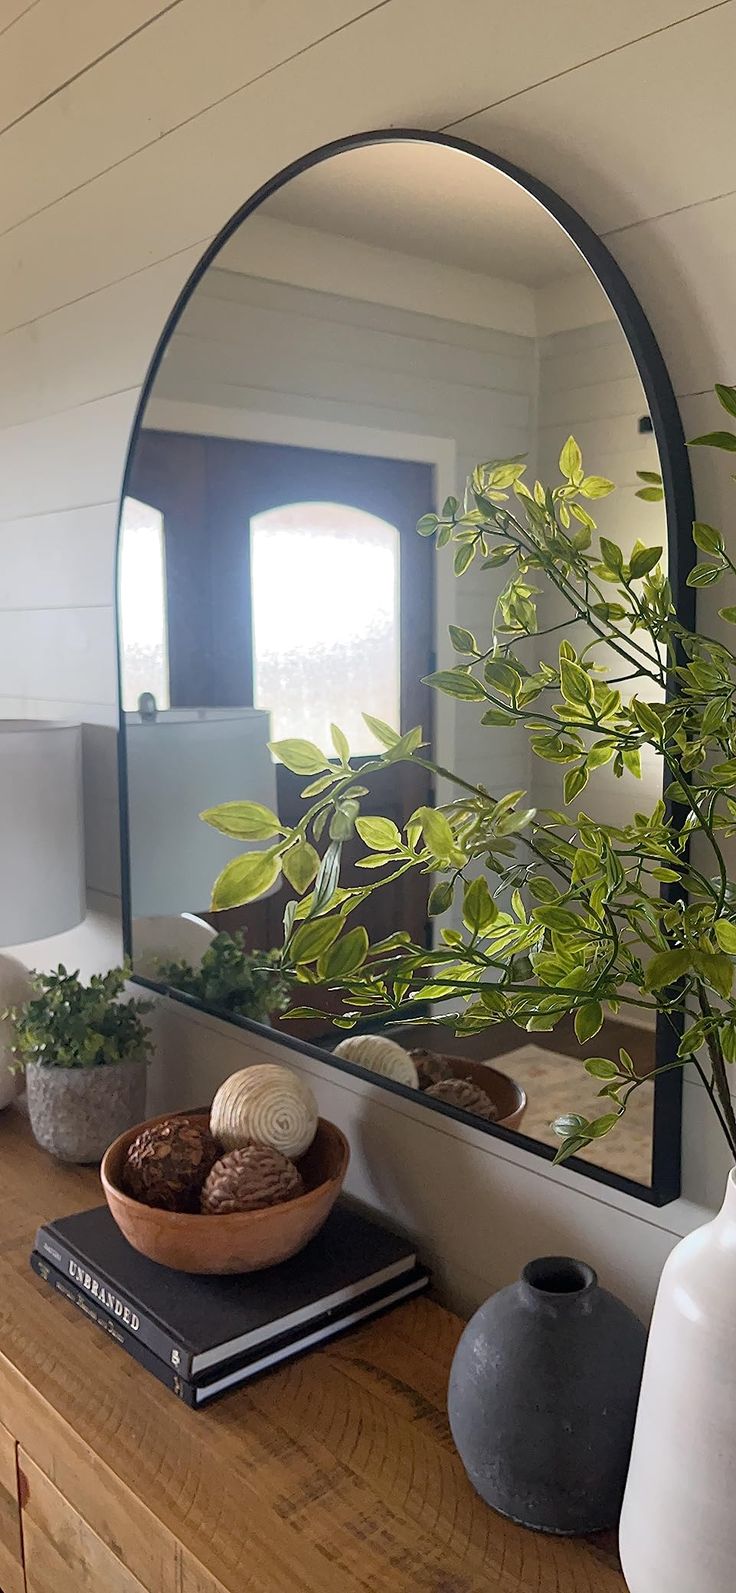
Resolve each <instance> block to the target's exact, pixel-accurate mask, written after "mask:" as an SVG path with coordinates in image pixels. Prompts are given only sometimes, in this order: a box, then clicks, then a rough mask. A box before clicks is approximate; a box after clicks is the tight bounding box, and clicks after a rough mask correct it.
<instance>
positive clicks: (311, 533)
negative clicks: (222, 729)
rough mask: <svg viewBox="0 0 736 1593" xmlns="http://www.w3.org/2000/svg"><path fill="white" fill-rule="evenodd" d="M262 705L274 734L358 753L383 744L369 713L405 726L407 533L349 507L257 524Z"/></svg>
mask: <svg viewBox="0 0 736 1593" xmlns="http://www.w3.org/2000/svg"><path fill="white" fill-rule="evenodd" d="M250 534H251V585H252V594H253V597H252V601H253V666H254V687H253V689H254V703H255V706H256V707H257V708H267V709H268V710H269V711H270V713H271V729H272V734H273V736H274V737H275V738H276V739H278V740H280V739H283V738H284V737H286V736H303V737H307V738H308V739H309V740H311V741H316V742H317V744H318V746H321V747H324V748H326V749H327V748H329V747H330V721H331V720H333V721H334V722H335V723H336V724H338V725H339V726H340V728H341V729H342V730H344V731H345V734H346V736H347V738H348V741H349V743H350V748H351V751H352V752H354V753H357V754H361V753H367V752H374V751H375V750H376V747H377V745H378V743H377V742H376V741H375V740H374V738H373V737H372V736H371V734H370V732H369V731H368V730H367V729H366V727H365V725H364V723H363V720H362V717H361V715H362V713H364V712H365V713H370V714H374V715H375V716H376V717H377V718H379V719H384V720H386V721H387V723H388V724H390V725H392V726H395V727H397V728H398V727H399V721H400V654H399V533H398V531H397V530H396V527H395V526H392V525H389V524H388V522H387V521H386V520H380V519H378V517H377V516H376V515H372V514H366V513H365V512H364V511H363V510H362V509H352V508H350V507H349V506H348V505H346V504H341V503H294V504H287V505H286V506H284V507H283V508H278V509H268V510H266V511H265V512H264V513H263V514H259V515H255V516H254V518H253V519H252V520H251V524H250Z"/></svg>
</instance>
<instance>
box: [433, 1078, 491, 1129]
mask: <svg viewBox="0 0 736 1593" xmlns="http://www.w3.org/2000/svg"><path fill="white" fill-rule="evenodd" d="M424 1093H425V1095H431V1097H432V1100H433V1101H444V1102H445V1104H446V1105H447V1106H459V1107H460V1108H461V1110H462V1111H463V1112H472V1114H473V1116H474V1117H484V1118H486V1120H487V1122H489V1123H495V1121H496V1118H497V1117H498V1112H497V1111H496V1108H495V1106H494V1104H493V1101H492V1100H491V1097H490V1095H486V1092H485V1090H480V1089H479V1088H478V1086H477V1084H473V1083H471V1081H470V1079H440V1081H439V1083H438V1084H430V1086H429V1089H428V1090H425V1092H424Z"/></svg>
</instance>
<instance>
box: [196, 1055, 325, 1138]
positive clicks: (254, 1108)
mask: <svg viewBox="0 0 736 1593" xmlns="http://www.w3.org/2000/svg"><path fill="white" fill-rule="evenodd" d="M317 1121H318V1118H317V1102H316V1101H315V1099H314V1096H313V1094H312V1091H311V1090H310V1088H309V1085H308V1084H306V1083H305V1082H304V1079H302V1078H300V1077H299V1075H298V1073H292V1071H291V1068H284V1067H279V1066H278V1065H275V1064H272V1063H269V1062H265V1063H262V1064H261V1065H259V1066H258V1067H254V1068H241V1070H240V1072H238V1073H231V1074H230V1077H229V1079H225V1082H224V1084H221V1085H220V1088H219V1090H218V1091H217V1094H216V1096H215V1099H214V1101H213V1102H212V1110H211V1112H210V1128H211V1130H212V1133H213V1135H214V1137H215V1139H217V1140H219V1141H220V1144H221V1145H224V1147H225V1149H226V1150H238V1149H240V1148H241V1147H242V1146H245V1145H248V1144H254V1145H268V1146H270V1148H271V1149H272V1150H277V1151H281V1154H282V1156H288V1157H289V1158H290V1159H291V1160H292V1161H297V1160H298V1158H299V1157H300V1156H303V1155H304V1152H305V1151H307V1150H309V1147H310V1145H311V1143H312V1140H313V1139H314V1136H315V1134H316V1132H317Z"/></svg>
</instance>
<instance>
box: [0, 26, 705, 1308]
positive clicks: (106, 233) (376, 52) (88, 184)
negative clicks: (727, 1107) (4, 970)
mask: <svg viewBox="0 0 736 1593" xmlns="http://www.w3.org/2000/svg"><path fill="white" fill-rule="evenodd" d="M17 9H18V8H17V7H14V6H13V5H12V4H11V5H10V6H9V7H6V12H7V19H8V22H9V26H8V28H7V29H6V32H5V33H4V35H3V51H2V56H0V105H2V117H3V123H4V124H5V126H6V131H5V132H4V133H3V134H2V136H1V138H0V155H1V157H2V158H1V159H0V216H2V227H3V235H2V237H0V371H2V387H3V392H2V403H1V407H0V427H1V428H2V429H0V548H1V549H2V558H1V559H0V564H2V565H4V563H5V558H6V556H7V550H8V548H10V549H12V550H15V549H16V548H19V547H20V548H22V551H23V563H22V567H21V569H20V570H19V575H18V584H17V587H16V588H15V589H14V590H13V592H12V595H11V597H10V598H9V597H8V595H7V589H6V595H5V596H4V597H3V598H2V602H3V604H4V605H5V609H4V612H3V614H2V633H3V637H4V638H5V640H4V642H3V645H2V649H1V650H0V658H1V659H2V665H3V673H4V677H5V678H4V683H0V696H2V695H3V694H4V695H6V696H9V697H11V698H13V699H15V698H16V697H17V696H19V695H22V696H23V697H24V699H25V700H26V701H27V702H28V704H29V708H32V710H33V711H34V712H39V711H44V707H43V705H44V704H47V703H48V704H49V705H51V704H53V705H54V711H57V710H60V711H63V712H71V711H74V712H82V711H84V713H85V716H87V717H103V716H107V717H108V718H109V717H110V716H111V715H112V714H113V712H114V678H113V670H112V661H113V625H112V582H113V524H114V505H115V501H116V498H117V495H118V491H119V487H120V480H121V475H122V470H123V465H124V460H125V453H126V445H127V437H128V432H129V427H130V424H131V420H132V416H133V413H134V409H135V403H136V398H137V393H138V389H139V386H140V383H141V381H142V380H143V377H144V374H145V370H146V367H147V364H148V361H149V358H150V355H151V352H152V349H153V345H154V342H155V338H156V336H157V333H158V331H159V330H160V327H161V324H162V322H163V319H164V317H165V315H166V313H167V311H168V309H169V308H170V306H171V303H172V300H173V297H174V295H175V294H176V292H177V291H178V288H179V287H180V286H181V285H182V284H183V282H184V281H185V279H186V276H187V273H188V271H189V270H191V268H192V266H193V264H194V263H195V261H196V260H197V258H198V257H199V255H200V253H201V251H202V248H203V246H204V244H205V242H206V241H207V240H208V239H209V238H211V236H212V235H213V233H214V232H215V231H216V229H217V228H219V227H220V226H221V225H222V224H223V223H224V222H225V221H226V220H227V219H228V217H229V216H230V215H232V213H233V212H234V211H235V209H236V208H237V206H238V205H239V204H240V203H241V201H242V200H243V198H244V197H245V196H246V195H247V194H248V193H250V192H252V191H253V190H254V189H255V188H256V187H257V186H258V185H259V184H260V183H261V182H263V181H264V180H265V179H266V178H267V177H269V176H270V175H271V174H272V173H273V172H274V171H276V170H278V169H280V168H281V167H282V166H283V165H284V164H285V163H286V162H287V161H289V160H292V159H294V158H296V157H298V156H299V155H300V154H301V153H303V151H304V150H305V149H308V148H310V147H314V146H315V145H317V144H320V143H323V142H325V141H327V140H328V139H331V138H335V137H338V136H340V134H343V133H346V132H350V131H355V130H358V129H360V128H362V127H366V126H371V125H374V126H377V125H382V124H383V125H386V124H394V125H401V124H404V125H418V126H424V127H427V128H439V127H450V126H451V127H453V128H455V129H456V130H457V131H458V132H459V133H460V134H462V135H465V136H467V137H469V138H475V139H477V140H478V141H479V142H481V143H484V144H486V145H487V146H488V147H490V148H493V149H497V150H498V151H500V153H502V154H504V155H506V156H508V157H509V158H510V159H512V160H515V161H517V162H518V163H520V164H521V165H522V166H526V167H527V168H528V169H530V170H531V171H533V172H535V173H536V175H537V176H539V177H541V178H543V179H544V180H546V181H547V182H549V183H550V184H551V185H552V186H553V187H555V188H556V189H558V190H559V192H560V193H562V194H563V195H564V196H565V197H566V198H567V199H568V200H569V201H571V202H572V203H573V204H574V205H576V206H577V207H578V209H579V210H580V211H581V212H582V213H583V215H585V216H586V218H587V220H588V221H589V222H591V224H592V225H593V226H594V227H595V228H596V229H597V230H598V231H599V232H600V233H601V234H602V235H603V237H604V239H605V240H606V241H607V243H608V245H609V247H610V248H611V249H612V250H613V252H614V254H615V255H616V257H617V259H618V260H619V262H620V263H621V265H622V266H623V268H624V270H625V271H626V272H627V273H628V275H629V277H630V279H631V281H632V283H633V286H634V288H635V289H636V291H637V292H638V293H639V296H640V298H641V300H642V302H643V304H644V307H645V309H646V310H647V312H648V313H649V315H650V317H651V320H652V322H653V325H654V328H655V331H656V333H657V335H658V337H659V339H660V342H661V345H662V348H663V352H664V355H665V358H666V359H667V360H668V362H669V366H670V370H671V372H672V375H673V379H674V383H675V387H676V390H677V393H678V396H679V398H680V401H681V405H682V409H683V414H684V419H685V424H686V428H687V429H688V431H689V432H690V434H691V435H692V434H693V433H694V432H695V431H699V430H704V429H706V427H708V426H710V425H711V424H713V423H714V422H715V414H714V410H713V404H712V401H711V400H710V399H709V398H708V396H707V393H708V389H709V388H710V387H711V386H712V384H713V382H714V381H715V380H717V379H721V380H726V381H727V380H729V379H733V376H734V364H735V363H736V332H735V331H734V328H736V271H735V270H734V253H735V252H736V195H735V194H734V182H733V156H732V150H733V134H734V120H735V119H736V107H735V105H734V98H733V92H732V62H733V56H734V49H735V48H736V5H735V4H734V0H720V3H715V4H711V5H704V4H703V0H650V4H649V5H648V6H646V7H642V6H641V4H640V3H638V0H619V3H618V4H617V5H615V6H611V5H610V4H609V0H558V3H557V4H556V5H554V6H550V5H545V4H542V3H541V0H517V4H516V5H515V6H514V8H513V11H512V12H511V11H510V10H509V7H508V6H507V5H506V4H503V3H502V0H455V3H454V4H453V5H452V6H448V5H447V4H446V3H445V0H385V3H381V4H373V5H370V4H369V3H368V0H313V3H312V4H311V5H310V6H304V5H303V4H301V3H299V0H277V3H276V0H274V3H272V4H271V5H268V6H264V5H262V4H259V3H257V0H219V4H218V8H217V20H216V23H215V22H214V21H213V7H212V5H211V4H210V3H208V0H181V3H180V4H179V5H177V6H175V7H173V8H170V7H169V8H167V9H166V10H164V8H163V6H162V5H161V4H160V0H159V3H156V0H107V3H106V4H105V5H104V6H100V5H99V4H94V3H93V0H66V4H65V5H64V6H63V7H60V6H58V4H57V3H56V0H38V3H37V4H36V5H35V6H33V7H31V8H30V9H29V10H25V11H24V12H22V13H21V14H20V15H19V16H18V17H17V20H15V21H13V15H14V11H15V10H17ZM159 13H160V14H159ZM147 21H148V23H149V25H148V26H144V27H142V24H143V23H145V22H147ZM489 63H490V64H489ZM64 84H66V85H67V86H62V85H64ZM602 463H603V461H601V464H602ZM695 475H696V486H697V490H698V497H699V511H700V513H701V515H702V517H703V518H706V519H709V520H712V521H716V522H717V521H718V520H721V521H725V522H726V523H727V516H728V511H729V507H730V501H731V500H730V499H729V498H727V496H726V494H727V490H729V488H730V483H729V482H728V480H727V477H728V472H727V470H725V469H723V468H722V467H721V465H720V464H719V462H718V460H717V459H715V458H712V457H710V456H708V455H707V454H705V453H703V454H701V455H700V456H699V457H698V459H697V461H696V472H695ZM60 545H63V547H64V549H65V557H64V558H63V559H62V560H61V561H60V560H59V548H60ZM53 570H57V571H58V572H59V573H58V576H57V577H56V578H54V579H52V580H51V581H49V580H48V572H50V571H53ZM719 590H720V589H719ZM724 601H734V598H733V597H731V596H729V597H728V598H725V597H723V596H720V595H719V597H718V598H717V599H715V598H713V596H712V594H711V596H710V597H708V594H707V593H706V594H705V601H704V604H703V606H702V615H703V624H704V628H705V626H706V623H707V626H708V628H711V627H715V626H717V624H718V621H717V619H715V618H714V617H713V616H714V614H715V609H716V607H717V605H718V604H720V603H723V602H724ZM39 616H45V618H42V617H39ZM7 638H11V639H12V640H7ZM44 643H45V645H46V648H47V659H48V663H47V666H46V667H45V668H44V669H43V670H42V668H41V665H40V663H39V661H38V659H39V655H40V649H41V647H42V646H43V644H44ZM60 705H63V708H60ZM187 1032H188V1036H189V1034H190V1038H189V1039H188V1043H190V1044H191V1045H197V1047H199V1046H200V1045H201V1048H202V1055H203V1056H204V1054H205V1052H207V1054H208V1055H210V1056H212V1055H214V1054H215V1052H217V1051H218V1050H219V1054H220V1056H221V1059H222V1061H223V1062H225V1060H226V1058H227V1057H229V1056H231V1055H232V1052H231V1050H230V1049H229V1047H230V1045H231V1041H230V1038H229V1036H227V1035H224V1036H223V1037H221V1038H219V1039H214V1038H213V1037H212V1036H209V1035H207V1036H202V1035H201V1031H200V1030H199V1028H198V1027H197V1026H196V1025H192V1026H191V1031H189V1030H188V1031H187ZM172 1065H173V1064H172ZM370 1088H371V1089H373V1088H375V1087H374V1086H370ZM320 1089H321V1097H322V1103H323V1106H324V1108H325V1110H327V1111H328V1112H332V1113H333V1114H334V1115H335V1116H336V1117H338V1118H339V1119H340V1120H342V1121H346V1122H347V1121H348V1120H349V1118H350V1116H351V1113H352V1111H353V1095H354V1092H352V1091H349V1090H347V1091H346V1089H345V1086H344V1085H343V1084H342V1083H340V1084H339V1085H338V1084H337V1083H336V1082H335V1081H334V1080H333V1079H332V1078H331V1077H330V1076H329V1075H328V1074H325V1078H324V1081H323V1082H322V1084H321V1086H320ZM346 1094H347V1095H348V1096H349V1097H350V1099H349V1100H348V1101H345V1098H344V1097H345V1095H346ZM687 1094H688V1104H687V1111H686V1137H687V1141H688V1143H687V1154H686V1163H685V1189H686V1191H687V1193H688V1194H689V1195H690V1196H691V1198H692V1199H695V1200H699V1199H701V1198H710V1199H715V1198H716V1197H717V1187H718V1184H719V1182H720V1181H721V1175H722V1166H723V1158H722V1157H721V1156H720V1153H719V1151H718V1149H717V1145H716V1144H713V1145H711V1144H710V1143H708V1142H707V1141H706V1139H705V1138H704V1137H703V1133H704V1131H701V1127H700V1120H701V1107H702V1091H701V1090H700V1088H699V1087H698V1086H697V1085H691V1086H689V1087H688V1091H687ZM385 1110H387V1108H383V1107H381V1113H383V1112H384V1111H385ZM382 1120H383V1119H382V1118H381V1121H382ZM402 1133H403V1125H402ZM442 1137H443V1141H444V1143H443V1148H442V1166H443V1179H442V1181H441V1180H440V1178H439V1177H438V1176H437V1166H438V1157H437V1155H434V1154H433V1155H432V1156H431V1157H430V1156H429V1155H428V1153H427V1149H426V1147H427V1146H428V1144H429V1141H428V1139H427V1137H426V1133H425V1132H424V1130H423V1128H422V1125H420V1126H419V1128H418V1129H415V1130H413V1131H412V1137H411V1140H410V1139H409V1137H408V1135H407V1137H406V1139H404V1138H402V1135H401V1134H399V1136H398V1141H397V1139H396V1138H395V1137H392V1138H391V1139H389V1138H388V1137H387V1138H386V1139H385V1140H384V1139H383V1138H382V1136H381V1135H380V1133H379V1134H378V1136H377V1138H376V1137H375V1136H373V1137H371V1138H370V1140H367V1141H366V1154H365V1155H364V1154H363V1143H362V1140H361V1137H360V1135H359V1134H356V1137H355V1150H354V1156H355V1160H354V1177H355V1178H356V1179H361V1178H362V1179H364V1180H365V1182H366V1187H368V1182H369V1180H372V1182H371V1186H370V1187H371V1188H372V1189H373V1190H374V1192H375V1197H376V1198H381V1199H382V1200H383V1201H384V1203H385V1204H386V1206H387V1207H388V1208H389V1209H391V1206H392V1201H393V1193H392V1189H391V1187H390V1185H389V1182H388V1180H389V1176H390V1177H392V1178H395V1177H398V1176H399V1174H398V1173H397V1172H396V1168H397V1166H398V1165H399V1159H400V1164H401V1172H400V1176H401V1178H402V1180H403V1181H404V1186H405V1187H406V1185H407V1183H409V1184H412V1186H413V1188H414V1190H415V1192H416V1190H418V1187H419V1181H421V1180H422V1179H424V1181H425V1183H433V1184H434V1185H435V1186H436V1187H437V1190H438V1202H439V1201H440V1199H441V1208H440V1206H439V1205H435V1206H433V1207H432V1210H431V1212H430V1213H429V1215H428V1216H427V1217H426V1220H424V1219H423V1221H424V1227H425V1229H426V1228H427V1226H428V1225H429V1227H431V1229H432V1232H433V1234H434V1240H433V1245H434V1246H435V1247H436V1248H438V1249H441V1250H442V1251H443V1252H444V1253H445V1254H446V1255H450V1252H451V1251H452V1250H453V1247H454V1246H455V1244H457V1246H458V1255H459V1253H460V1246H462V1247H463V1250H464V1255H465V1256H466V1257H467V1255H468V1254H469V1253H470V1251H471V1249H472V1257H473V1261H472V1266H470V1265H468V1270H469V1271H470V1270H473V1269H475V1270H474V1271H473V1277H474V1280H475V1281H474V1284H473V1289H472V1290H471V1291H469V1292H474V1291H475V1292H477V1290H478V1289H482V1288H485V1287H488V1286H489V1285H490V1284H492V1283H493V1282H496V1281H499V1280H500V1279H501V1278H503V1277H505V1276H507V1275H508V1274H509V1272H510V1271H513V1270H514V1269H515V1268H516V1267H517V1266H518V1264H519V1263H520V1262H521V1260H522V1259H524V1258H525V1257H526V1256H528V1254H529V1252H530V1251H531V1250H534V1249H541V1248H548V1247H549V1245H550V1243H551V1242H552V1240H554V1242H555V1243H556V1244H557V1243H559V1245H560V1246H561V1247H564V1248H566V1249H571V1250H573V1251H577V1252H578V1253H583V1254H586V1253H587V1254H590V1255H591V1256H592V1258H593V1259H594V1260H596V1261H597V1262H598V1263H599V1264H600V1266H601V1270H602V1272H603V1273H604V1275H605V1276H615V1277H616V1278H619V1279H620V1280H621V1282H622V1286H624V1287H625V1288H627V1292H629V1293H630V1294H631V1295H632V1297H633V1296H634V1295H636V1297H637V1299H639V1300H642V1301H643V1300H644V1299H645V1298H647V1297H650V1296H651V1293H652V1291H653V1288H654V1285H655V1282H656V1276H657V1273H658V1269H659V1266H660V1264H661V1261H662V1260H663V1258H664V1254H665V1253H666V1251H667V1249H668V1247H669V1245H670V1244H671V1243H672V1241H673V1232H674V1231H676V1230H678V1229H679V1228H681V1227H683V1226H684V1227H686V1226H687V1225H688V1224H689V1223H691V1222H692V1221H693V1220H694V1219H695V1217H696V1215H697V1214H696V1213H694V1212H693V1210H692V1209H691V1208H689V1207H688V1206H687V1205H686V1204H684V1205H682V1206H680V1207H677V1208H675V1207H670V1208H668V1209H667V1210H666V1211H665V1212H664V1213H657V1212H653V1211H651V1210H649V1209H647V1208H645V1207H633V1206H630V1205H628V1206H627V1205H626V1204H625V1203H624V1205H622V1203H621V1201H619V1200H616V1199H615V1198H614V1197H609V1195H608V1193H607V1192H606V1191H604V1190H603V1189H602V1188H601V1187H600V1186H593V1185H592V1184H590V1183H585V1182H584V1181H580V1180H577V1179H576V1178H574V1177H573V1175H569V1174H568V1175H560V1176H557V1175H555V1176H554V1177H553V1176H552V1175H550V1174H549V1172H548V1171H547V1170H544V1171H542V1170H541V1168H540V1164H539V1163H538V1162H536V1161H532V1160H531V1159H529V1158H525V1157H524V1155H523V1154H522V1153H521V1152H518V1153H514V1155H513V1156H511V1155H509V1156H508V1157H507V1156H506V1155H505V1154H504V1155H502V1154H501V1153H499V1152H496V1151H495V1150H488V1149H487V1148H486V1147H485V1146H484V1147H482V1149H479V1150H478V1149H477V1148H476V1149H475V1150H474V1154H473V1158H472V1167H471V1165H470V1162H469V1159H468V1158H467V1156H466V1155H465V1154H464V1146H461V1147H460V1149H458V1146H457V1142H456V1141H455V1138H454V1135H453V1134H451V1133H450V1132H449V1131H445V1130H443V1131H442ZM451 1141H452V1143H450V1142H451ZM433 1144H434V1141H433ZM389 1145H390V1146H391V1155H392V1157H393V1160H392V1163H391V1166H392V1168H393V1173H392V1174H391V1175H389V1174H387V1173H386V1172H385V1170H384V1171H382V1168H384V1167H385V1163H382V1162H381V1160H380V1157H381V1156H383V1155H384V1153H385V1151H386V1150H387V1149H388V1147H389ZM404 1152H405V1154H404ZM369 1162H370V1163H371V1165H372V1169H373V1171H372V1172H369V1170H368V1164H369ZM509 1162H513V1166H514V1169H515V1171H514V1174H513V1179H512V1178H511V1175H509V1176H508V1177H507V1176H506V1171H505V1169H506V1168H507V1166H508V1164H509ZM429 1170H431V1175H432V1176H431V1179H428V1178H427V1176H426V1175H427V1172H428V1171H429ZM384 1179H385V1180H386V1183H385V1184H384V1185H383V1190H382V1191H381V1185H382V1183H383V1180H384ZM540 1179H543V1183H540ZM443 1188H444V1189H445V1190H446V1191H448V1192H449V1193H448V1194H446V1195H444V1196H443V1195H442V1193H441V1192H442V1189H443ZM418 1198H419V1196H418V1195H417V1194H416V1193H415V1194H414V1195H413V1196H410V1197H409V1202H408V1209H413V1208H412V1200H414V1201H415V1200H416V1199H418ZM622 1211H623V1212H624V1216H620V1215H616V1214H617V1213H621V1212H622ZM450 1226H452V1229H453V1232H452V1233H450V1232H449V1229H450ZM465 1269H466V1261H465V1260H462V1259H461V1260H460V1261H459V1262H458V1266H457V1280H456V1281H457V1283H458V1285H460V1283H461V1282H462V1279H461V1274H464V1273H465ZM449 1275H450V1277H451V1278H452V1277H454V1276H455V1273H454V1271H453V1268H452V1266H450V1268H449ZM627 1278H629V1279H631V1280H632V1283H631V1286H630V1287H628V1286H627V1283H626V1280H627Z"/></svg>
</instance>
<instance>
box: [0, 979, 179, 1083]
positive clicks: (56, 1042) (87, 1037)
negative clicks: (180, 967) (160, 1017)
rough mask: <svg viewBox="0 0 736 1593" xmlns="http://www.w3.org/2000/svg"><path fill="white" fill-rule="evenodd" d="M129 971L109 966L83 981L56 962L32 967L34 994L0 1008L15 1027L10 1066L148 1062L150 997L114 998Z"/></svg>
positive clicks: (120, 992)
mask: <svg viewBox="0 0 736 1593" xmlns="http://www.w3.org/2000/svg"><path fill="white" fill-rule="evenodd" d="M129 973H130V970H129V969H127V968H111V969H110V971H109V972H108V973H105V974H93V975H92V978H91V979H90V982H89V984H88V985H85V984H83V983H82V982H81V980H80V978H79V975H78V973H67V970H66V968H64V967H63V966H62V965H61V964H60V965H59V967H58V968H57V969H56V971H55V972H53V973H33V974H32V976H31V978H32V984H33V990H34V994H33V995H32V996H31V997H30V999H29V1000H28V1001H24V1002H23V1003H22V1004H21V1005H20V1006H17V1007H10V1008H9V1009H8V1010H7V1012H4V1013H3V1017H4V1018H9V1019H10V1021H11V1023H12V1024H13V1029H14V1041H13V1045H12V1047H11V1050H12V1052H13V1056H14V1062H12V1063H11V1067H13V1068H14V1069H15V1070H18V1069H21V1068H25V1067H27V1066H29V1065H30V1064H33V1065H34V1066H38V1065H42V1066H44V1067H56V1068H97V1067H105V1066H107V1065H109V1064H110V1063H114V1062H129V1061H130V1062H133V1061H135V1062H147V1061H148V1059H149V1057H150V1055H151V1040H150V1035H149V1031H148V1028H147V1026H146V1024H145V1023H144V1022H143V1014H144V1013H145V1012H148V1011H149V1010H150V1003H148V1002H146V1001H120V1000H119V997H120V996H121V995H122V992H123V990H124V989H125V982H126V979H127V978H128V977H129Z"/></svg>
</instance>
